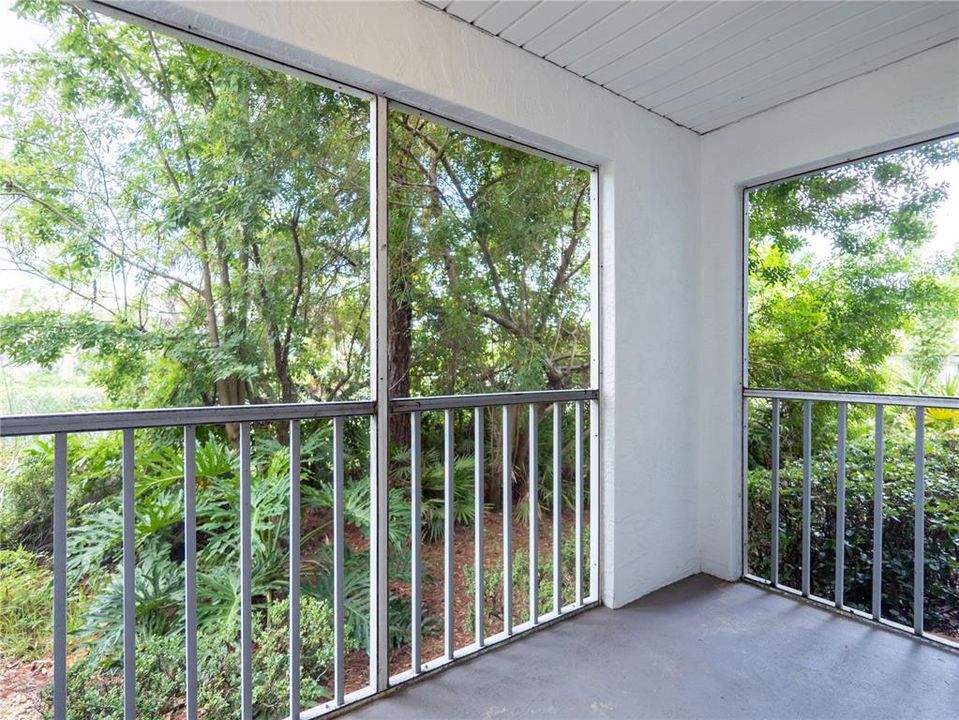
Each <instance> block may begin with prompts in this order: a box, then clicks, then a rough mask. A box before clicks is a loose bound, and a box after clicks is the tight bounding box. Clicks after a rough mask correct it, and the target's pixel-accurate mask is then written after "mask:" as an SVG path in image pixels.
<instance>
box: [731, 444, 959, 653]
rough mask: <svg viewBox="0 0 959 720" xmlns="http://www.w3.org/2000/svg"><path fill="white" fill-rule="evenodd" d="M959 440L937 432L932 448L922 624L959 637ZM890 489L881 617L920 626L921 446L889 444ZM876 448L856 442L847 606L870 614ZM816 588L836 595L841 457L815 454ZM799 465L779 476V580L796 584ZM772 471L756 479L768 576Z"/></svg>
mask: <svg viewBox="0 0 959 720" xmlns="http://www.w3.org/2000/svg"><path fill="white" fill-rule="evenodd" d="M890 434H892V433H890ZM955 453H956V447H955V441H954V440H951V439H950V438H949V436H948V435H940V434H930V435H929V436H927V447H926V472H925V476H926V502H925V596H926V603H925V622H926V626H927V627H928V628H929V629H931V630H934V631H938V632H944V633H947V634H951V635H959V477H957V475H956V472H957V467H956V462H955V459H954V458H955ZM885 460H886V462H885V469H884V488H883V547H882V572H883V577H882V589H883V597H882V604H883V607H882V610H883V615H884V616H885V617H888V618H890V619H892V620H895V621H897V622H900V623H903V624H907V625H911V624H912V619H913V608H912V594H913V540H914V537H913V513H914V508H913V504H914V503H913V492H914V483H915V478H914V473H915V466H914V448H913V445H912V443H911V442H910V441H909V440H908V439H906V438H904V437H896V436H893V437H892V438H890V439H888V440H887V445H886V451H885ZM873 463H874V459H873V451H872V447H871V441H870V444H869V445H868V446H867V445H866V444H865V443H864V442H863V441H862V440H861V439H858V438H856V439H853V440H851V441H850V443H849V446H848V450H847V460H846V507H845V510H846V522H845V528H846V532H845V539H844V540H845V545H846V547H845V558H846V562H845V572H844V577H845V588H844V591H845V602H846V604H847V605H849V606H852V607H856V608H860V609H865V610H868V609H871V602H872V600H871V598H872V577H873V569H872V541H873V532H872V513H873V504H872V503H873V500H872V498H873V472H874V471H873ZM811 476H812V478H813V495H812V517H811V527H812V543H811V545H812V547H811V550H812V555H811V568H810V571H811V584H812V591H813V593H814V594H819V595H824V596H827V597H829V596H832V597H834V595H832V594H833V593H834V591H835V587H834V586H835V581H834V578H835V550H836V543H835V523H836V458H835V451H834V450H828V449H822V450H819V451H817V452H816V453H815V454H814V455H813V462H812V472H811ZM801 498H802V460H801V459H798V458H788V459H786V460H785V461H784V462H783V464H782V468H781V470H780V508H779V512H780V536H779V547H780V558H779V563H780V582H782V583H783V584H786V585H789V586H791V587H799V583H800V572H801V567H802V564H801V562H802V533H801V528H802V502H801ZM770 512H771V510H770V471H769V469H768V468H762V467H759V468H756V467H754V468H752V469H751V470H750V473H749V548H748V550H749V570H750V572H751V573H752V574H754V575H759V576H761V577H766V578H768V577H769V572H770V523H771V515H770Z"/></svg>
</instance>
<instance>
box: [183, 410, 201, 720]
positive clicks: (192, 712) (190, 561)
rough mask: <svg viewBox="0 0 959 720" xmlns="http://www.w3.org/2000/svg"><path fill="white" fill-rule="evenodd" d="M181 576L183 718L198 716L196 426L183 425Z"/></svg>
mask: <svg viewBox="0 0 959 720" xmlns="http://www.w3.org/2000/svg"><path fill="white" fill-rule="evenodd" d="M183 575H184V578H183V580H184V588H183V591H184V592H183V595H184V645H185V656H186V667H185V681H186V720H196V719H197V699H198V697H197V677H196V668H197V617H196V427H195V426H194V425H187V426H186V427H185V428H183Z"/></svg>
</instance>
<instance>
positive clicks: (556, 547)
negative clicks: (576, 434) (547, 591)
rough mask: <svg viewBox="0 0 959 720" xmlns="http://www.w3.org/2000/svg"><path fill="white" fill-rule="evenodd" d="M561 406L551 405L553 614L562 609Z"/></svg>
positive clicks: (560, 404) (558, 404)
mask: <svg viewBox="0 0 959 720" xmlns="http://www.w3.org/2000/svg"><path fill="white" fill-rule="evenodd" d="M562 544H563V405H562V403H558V402H557V403H553V612H554V613H555V614H557V615H559V611H560V609H561V608H562V607H563V600H562V589H563V549H562Z"/></svg>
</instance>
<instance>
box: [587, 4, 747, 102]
mask: <svg viewBox="0 0 959 720" xmlns="http://www.w3.org/2000/svg"><path fill="white" fill-rule="evenodd" d="M717 5H719V3H718V2H711V3H709V4H708V5H706V6H704V7H702V8H700V9H699V10H697V11H696V12H694V13H693V14H692V15H689V16H688V17H685V18H683V19H682V20H680V21H679V22H678V23H676V24H675V25H671V26H669V27H668V28H667V29H665V30H663V31H662V32H660V33H658V34H656V35H654V36H653V37H651V38H649V39H648V40H647V41H646V42H644V43H642V44H640V45H637V46H636V47H632V48H630V49H629V50H627V51H626V52H624V53H623V54H622V55H618V56H617V57H615V58H613V59H612V60H610V61H609V62H605V63H603V64H602V65H600V66H599V67H597V68H593V69H592V70H590V71H589V74H590V75H592V74H593V73H597V72H599V71H600V70H602V69H603V68H605V67H609V66H610V65H612V64H613V63H616V62H619V61H620V60H622V59H623V58H624V57H626V56H628V55H631V54H633V53H634V52H637V51H639V50H641V49H642V48H644V47H646V46H647V45H649V44H650V43H652V42H656V41H657V40H659V39H660V38H662V37H663V36H665V35H669V34H670V33H671V32H673V31H674V30H676V29H677V28H679V27H682V26H683V25H685V24H686V23H688V22H689V21H690V20H693V19H694V18H697V17H699V16H700V15H702V14H703V13H704V12H706V11H707V10H710V9H712V8H714V7H716V6H717ZM666 7H669V6H668V5H667V6H666ZM663 10H666V8H663ZM743 12H745V11H743ZM658 14H659V13H653V14H652V15H650V16H649V17H648V18H646V19H645V20H643V21H642V22H640V23H639V25H642V24H643V23H645V22H646V21H647V20H652V19H653V18H654V17H656V15H658ZM733 17H739V15H734V16H733ZM730 19H732V18H730ZM725 22H728V20H727V21H725ZM723 24H725V23H720V24H719V25H717V26H715V27H720V26H722V25H723ZM639 25H636V26H634V27H632V28H630V30H633V29H635V28H636V27H638V26H639ZM627 32H628V31H627ZM705 32H709V31H708V30H707V31H705ZM701 34H702V33H700V35H701ZM696 37H699V35H697V36H696ZM613 39H615V38H613ZM683 44H684V45H685V43H683ZM596 49H597V50H598V49H599V48H596ZM590 52H592V51H590ZM587 54H588V53H587ZM584 57H585V56H584ZM579 59H582V58H579ZM574 62H575V61H574ZM570 64H572V63H570ZM633 70H635V68H633ZM633 70H629V71H628V72H632V71H633ZM625 74H626V73H622V74H621V75H618V76H617V77H622V75H625ZM615 79H616V78H613V80H615ZM606 82H612V80H607V81H606ZM604 87H605V86H604Z"/></svg>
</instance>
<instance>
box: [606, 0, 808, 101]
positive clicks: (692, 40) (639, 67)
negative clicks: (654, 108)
mask: <svg viewBox="0 0 959 720" xmlns="http://www.w3.org/2000/svg"><path fill="white" fill-rule="evenodd" d="M790 4H791V3H784V7H788V5H790ZM753 9H755V6H754V7H747V8H745V9H744V10H742V11H741V12H740V13H738V14H736V15H733V16H732V17H730V18H727V19H726V20H724V21H723V22H721V23H719V24H718V25H714V26H713V27H711V28H709V29H708V30H704V31H703V32H701V33H699V34H698V35H695V36H693V37H691V38H690V39H689V40H687V41H686V42H683V43H680V44H679V45H677V46H675V47H672V48H669V49H668V50H667V51H666V52H664V53H662V54H660V55H657V56H655V57H653V58H650V59H649V60H646V61H645V62H642V63H640V64H639V65H636V66H635V67H632V68H630V69H628V70H625V71H624V72H621V73H620V74H619V75H617V76H615V77H612V78H610V79H608V80H607V81H606V83H613V82H616V81H617V80H619V79H621V78H624V77H626V76H627V75H631V74H632V73H634V72H637V71H638V70H642V69H643V68H644V67H646V66H648V65H650V64H652V63H654V62H656V61H658V60H661V59H662V58H664V57H667V56H669V55H673V54H674V53H676V52H679V51H680V50H682V49H683V48H686V47H688V46H689V45H692V44H693V43H695V42H696V41H697V40H700V39H701V38H703V37H705V36H707V35H709V34H710V33H713V32H715V31H716V30H719V29H720V28H722V27H724V26H726V25H729V24H731V23H733V22H734V21H738V20H740V19H741V18H742V17H743V15H746V14H747V13H749V12H750V11H751V10H753ZM777 12H778V11H777ZM773 14H775V13H773ZM693 17H696V16H695V15H694V16H693ZM689 19H690V20H691V19H692V18H689ZM762 19H763V18H762V17H760V19H759V20H756V21H754V22H753V23H751V24H750V25H746V26H745V27H743V28H742V31H741V32H745V31H746V30H748V29H749V28H751V27H752V26H753V25H756V24H757V23H759V22H761V21H762ZM677 27H678V26H677ZM737 34H739V33H734V34H733V35H732V37H736V35H737ZM717 44H719V43H717ZM714 47H716V45H712V46H709V47H707V48H704V49H703V50H702V51H701V52H700V53H699V54H698V55H694V56H693V58H696V57H699V55H702V54H703V53H705V52H708V51H709V50H711V49H712V48H714ZM630 52H635V50H631V51H630ZM627 54H629V53H627ZM623 57H625V56H623ZM620 59H621V58H620ZM614 62H615V61H614ZM608 64H611V63H608ZM593 72H596V71H595V70H594V71H593ZM604 87H605V86H604Z"/></svg>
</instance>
